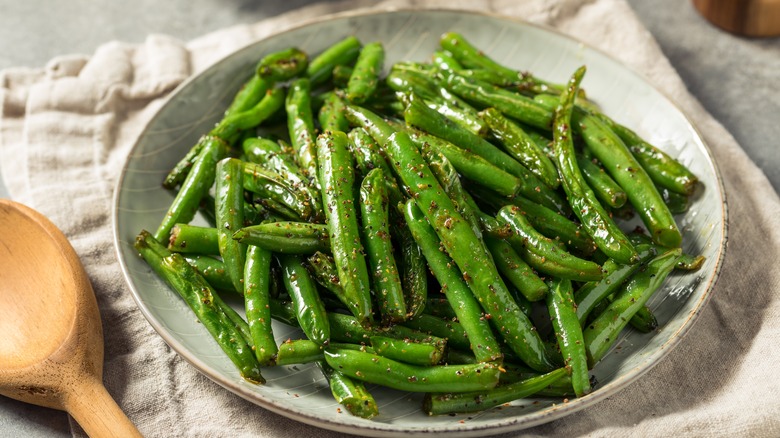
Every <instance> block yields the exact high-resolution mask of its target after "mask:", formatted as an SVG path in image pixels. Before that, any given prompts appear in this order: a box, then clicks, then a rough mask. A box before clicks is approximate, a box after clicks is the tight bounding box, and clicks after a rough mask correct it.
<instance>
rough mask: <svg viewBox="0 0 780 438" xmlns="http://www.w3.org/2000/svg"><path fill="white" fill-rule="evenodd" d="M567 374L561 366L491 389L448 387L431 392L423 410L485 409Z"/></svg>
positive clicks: (439, 412) (528, 393)
mask: <svg viewBox="0 0 780 438" xmlns="http://www.w3.org/2000/svg"><path fill="white" fill-rule="evenodd" d="M565 375H566V370H565V369H564V368H559V369H557V370H554V371H550V372H549V373H547V374H543V375H541V376H538V377H531V378H529V379H527V380H522V381H519V382H516V383H511V384H508V385H503V386H497V387H495V388H493V389H490V390H487V391H478V392H463V393H454V391H447V390H445V391H446V392H445V393H444V394H427V395H426V396H425V400H424V401H423V411H425V412H426V413H427V414H428V415H444V414H455V413H460V412H476V411H484V410H486V409H490V408H493V407H496V406H500V405H503V404H504V403H509V402H511V401H514V400H519V399H521V398H525V397H529V396H532V395H534V394H536V393H537V392H539V391H541V390H542V389H544V388H546V387H547V386H549V385H551V384H552V383H554V382H555V381H556V380H558V379H561V378H563V377H564V376H565Z"/></svg>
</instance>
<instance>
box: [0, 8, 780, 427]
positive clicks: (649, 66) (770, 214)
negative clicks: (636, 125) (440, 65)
mask: <svg viewBox="0 0 780 438" xmlns="http://www.w3.org/2000/svg"><path fill="white" fill-rule="evenodd" d="M406 6H418V7H431V6H437V7H445V8H473V9H478V10H481V11H491V12H496V13H502V14H506V15H510V16H514V17H518V18H522V19H526V20H530V21H533V22H536V23H542V24H546V25H550V26H552V27H555V28H557V29H559V30H561V31H562V32H564V33H567V34H570V35H572V36H574V37H577V38H580V39H582V40H584V41H585V42H587V43H589V44H591V45H594V46H596V47H598V48H601V49H603V50H604V51H606V52H608V53H610V54H611V55H613V56H615V57H617V58H619V59H621V60H622V61H623V62H624V63H626V64H627V65H628V66H629V67H631V68H632V69H634V70H636V71H638V72H641V73H642V74H644V75H645V76H646V77H647V78H648V79H649V81H650V82H651V83H653V84H655V85H656V86H657V87H659V88H660V89H661V90H663V91H664V92H666V93H667V95H669V96H673V98H674V99H675V100H676V102H677V103H678V104H679V105H680V106H681V108H682V109H683V111H684V112H685V113H687V114H688V115H689V116H690V117H691V119H692V120H693V121H694V123H695V124H696V126H697V127H698V128H699V130H700V132H701V133H702V134H703V136H704V138H705V140H706V142H707V143H708V144H709V146H710V147H711V149H712V151H713V153H714V155H715V158H716V161H717V162H718V163H719V164H720V166H721V171H722V173H723V177H724V180H725V187H726V192H727V195H728V197H729V201H730V224H731V226H730V230H729V237H730V244H729V249H728V254H727V257H726V260H725V262H724V265H723V270H722V274H721V278H720V280H719V282H718V284H717V286H716V288H715V291H714V297H713V299H712V300H711V301H710V303H709V304H708V306H707V308H706V309H705V310H704V312H703V313H702V315H701V318H700V320H699V321H698V322H697V323H696V325H695V327H694V328H693V329H692V330H691V331H690V332H689V334H688V335H687V337H686V338H685V339H684V340H683V341H682V342H681V343H680V344H679V346H677V348H676V349H675V350H674V351H673V352H672V353H671V354H670V355H669V356H668V357H666V358H665V359H664V360H663V361H662V363H661V364H659V365H658V366H657V367H656V368H654V369H653V370H651V371H650V372H649V373H648V374H647V375H646V376H644V377H643V378H641V379H640V380H639V381H638V382H636V383H634V384H632V385H631V386H629V387H628V388H626V389H624V390H623V391H621V392H620V393H618V394H616V395H615V396H613V397H610V398H609V399H607V400H605V401H603V402H601V403H599V404H598V405H596V406H594V407H592V408H589V409H586V410H584V411H581V412H579V413H575V414H572V415H570V416H568V417H566V418H564V419H562V420H558V421H555V422H552V423H549V424H546V425H543V426H539V427H536V428H533V429H530V430H527V431H524V432H523V433H527V434H531V435H540V436H547V435H556V436H558V435H567V436H577V435H579V436H581V435H588V436H615V435H634V436H659V437H661V436H669V435H686V436H733V435H737V436H780V419H779V418H780V417H778V415H777V414H778V413H779V412H780V399H779V398H778V396H777V395H778V389H780V385H779V384H778V383H777V382H778V378H777V369H778V367H777V363H778V359H780V350H778V349H777V348H775V346H776V345H777V343H778V341H780V292H778V289H779V288H778V287H779V286H780V273H779V272H778V270H776V269H774V267H775V266H776V263H777V260H778V258H779V256H780V251H779V248H780V219H778V218H780V201H779V200H778V196H777V194H776V193H775V192H774V191H773V190H772V188H771V186H770V184H769V183H768V181H767V180H766V178H765V177H764V176H763V174H762V173H761V172H760V171H759V170H758V168H757V167H756V166H755V165H754V164H753V163H752V162H751V161H750V160H749V158H748V157H747V156H746V155H745V153H744V152H743V151H742V150H741V149H740V147H739V146H738V145H737V144H736V142H735V141H734V139H733V138H732V137H731V135H729V133H728V132H726V131H725V130H724V129H723V127H721V126H720V125H719V124H718V123H717V122H716V121H715V120H714V119H713V118H712V117H711V116H709V115H708V114H707V113H706V112H705V111H704V110H703V109H702V107H701V106H700V105H699V104H698V102H696V101H695V100H694V99H693V98H692V97H691V96H690V95H689V94H688V92H687V91H686V89H685V86H684V84H683V83H682V82H681V80H680V78H679V77H678V76H677V74H676V73H675V71H674V70H673V68H672V67H671V66H670V64H669V62H668V61H667V60H666V59H665V58H664V56H663V55H662V53H661V51H660V50H659V48H658V46H657V45H656V43H655V41H654V40H653V39H652V37H651V36H650V35H649V34H648V32H647V31H646V30H645V29H644V28H643V27H642V25H641V24H640V23H639V21H638V20H637V19H636V17H635V16H634V14H633V13H632V11H631V10H630V8H629V7H628V6H627V4H626V3H625V2H624V1H622V0H592V1H578V0H563V1H557V2H556V1H551V0H493V1H490V0H481V1H474V0H471V1H467V0H448V1H437V2H431V1H428V2H423V1H419V2H417V1H413V0H409V1H403V0H401V1H391V0H388V1H382V2H371V1H367V0H361V1H348V2H341V3H326V4H319V5H315V6H311V7H308V8H305V9H302V10H299V11H295V12H292V13H288V14H285V15H282V16H279V17H276V18H273V19H270V20H267V21H263V22H260V23H256V24H253V25H247V26H238V27H233V28H229V29H225V30H223V31H219V32H216V33H213V34H209V35H206V36H204V37H201V38H199V39H197V40H194V41H191V42H189V43H183V42H181V41H177V40H175V39H172V38H169V37H166V36H160V35H153V36H150V37H149V38H148V39H147V40H146V42H145V43H143V44H140V45H128V44H121V43H116V42H113V43H109V44H106V45H104V46H102V47H100V48H99V49H98V50H97V51H96V53H95V54H94V55H92V56H90V57H81V56H75V57H73V56H71V57H60V58H57V59H54V60H53V61H51V62H50V63H49V64H48V65H47V66H46V68H44V69H39V70H27V69H25V70H21V69H17V70H7V71H4V72H2V73H1V74H0V84H1V85H2V87H1V88H0V101H1V102H2V105H0V111H1V112H0V163H1V164H2V174H3V176H4V178H5V180H6V183H7V185H8V187H9V190H10V192H11V194H12V196H13V198H14V199H15V200H17V201H20V202H23V203H25V204H27V205H30V206H32V207H34V208H36V209H38V210H39V211H41V212H42V213H43V214H45V215H47V216H48V217H50V218H51V219H52V220H53V221H54V222H55V223H56V224H57V225H58V226H59V227H60V228H61V229H62V230H63V231H64V232H65V234H66V235H67V236H68V237H69V238H70V240H71V242H72V243H73V245H74V247H75V248H76V251H77V252H78V253H79V255H80V256H81V258H82V261H83V263H84V264H85V267H86V269H87V271H88V273H89V275H90V278H91V279H92V282H93V285H94V288H95V292H96V293H97V297H98V302H99V305H100V310H101V314H102V317H103V321H104V329H105V337H106V342H105V344H106V359H105V379H104V380H105V383H106V386H107V387H108V390H109V392H110V393H111V394H112V395H113V396H114V398H115V399H116V400H117V402H118V403H119V404H120V405H121V406H122V408H123V409H124V410H125V412H127V414H128V415H129V417H130V418H131V419H132V420H133V421H134V422H135V423H136V424H137V425H138V427H139V429H140V430H141V432H143V433H144V434H145V435H147V436H150V437H152V436H159V437H163V436H165V437H168V436H188V437H189V436H269V437H270V436H274V437H276V436H278V437H282V436H289V437H304V436H314V435H317V436H320V437H327V436H338V434H336V433H334V432H328V431H323V430H319V429H316V428H314V427H311V426H307V425H304V424H301V423H298V422H295V421H293V420H289V419H286V418H284V417H281V416H278V415H276V414H273V413H271V412H268V411H266V410H264V409H262V408H259V407H257V406H255V405H253V404H251V403H249V402H247V401H244V400H242V399H240V398H239V397H237V396H234V395H232V394H231V393H230V392H228V391H226V390H224V389H222V388H220V387H219V386H217V385H216V384H214V383H212V382H211V381H210V380H208V379H207V378H205V377H203V376H202V375H201V374H199V373H198V372H197V371H196V370H195V369H194V368H193V367H192V366H190V365H189V364H187V363H186V362H185V361H183V360H182V359H181V358H180V357H179V356H178V355H177V354H176V353H175V352H173V351H172V350H171V349H170V348H168V346H167V345H166V344H165V343H164V342H163V341H162V339H161V338H160V337H159V336H158V335H157V334H156V333H155V332H154V330H153V329H152V328H151V326H150V325H149V324H148V323H147V322H146V320H145V319H144V318H143V316H142V315H141V313H140V312H139V311H138V309H137V308H136V305H135V303H134V301H133V299H132V298H131V296H130V292H129V290H128V288H127V287H126V286H125V284H124V280H123V279H122V276H121V273H120V271H119V265H118V262H117V260H116V255H115V252H114V249H113V246H112V241H111V225H110V218H111V196H112V190H113V188H114V184H115V181H116V178H117V176H118V175H119V172H120V169H121V166H122V163H123V161H124V159H125V157H126V155H127V153H128V151H129V149H130V147H131V146H132V144H133V143H134V141H135V139H136V138H137V136H138V135H139V133H140V131H141V129H142V128H143V126H144V124H145V123H146V122H147V121H148V120H149V118H150V117H151V116H152V115H153V114H154V112H155V111H156V110H157V109H158V108H159V107H160V105H161V104H162V102H163V101H164V99H165V97H166V95H167V94H168V93H169V92H170V91H171V90H172V89H173V88H174V87H175V86H176V85H177V84H179V83H180V82H181V81H182V80H184V79H185V78H187V77H188V76H190V75H192V74H195V73H198V72H199V71H201V70H203V69H204V68H206V67H207V66H209V65H210V64H212V63H213V62H215V61H216V60H218V59H220V58H222V57H223V56H225V55H227V54H228V53H230V52H232V51H233V50H235V49H237V48H239V47H241V46H244V45H246V44H248V43H250V42H253V41H255V40H257V39H259V38H263V37H264V36H267V35H269V34H271V33H274V32H277V31H279V30H281V29H285V28H288V27H290V26H292V25H296V24H299V23H300V22H302V21H304V20H306V19H309V18H313V17H319V16H321V15H323V14H325V13H328V12H334V11H341V10H345V9H352V8H357V7H375V8H386V7H406ZM73 424H74V435H78V436H81V435H82V434H83V432H81V431H80V429H79V428H78V427H77V426H75V423H73ZM518 434H519V433H518ZM510 435H511V434H510Z"/></svg>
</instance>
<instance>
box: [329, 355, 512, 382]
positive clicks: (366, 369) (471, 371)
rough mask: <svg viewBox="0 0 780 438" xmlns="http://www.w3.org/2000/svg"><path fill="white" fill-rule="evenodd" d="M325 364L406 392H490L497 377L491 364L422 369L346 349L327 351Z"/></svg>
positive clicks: (496, 370) (365, 380)
mask: <svg viewBox="0 0 780 438" xmlns="http://www.w3.org/2000/svg"><path fill="white" fill-rule="evenodd" d="M325 360H326V361H327V362H328V365H330V366H331V367H333V369H335V370H338V371H340V372H342V373H344V375H346V376H348V377H351V378H355V379H358V380H362V381H364V382H368V383H375V384H379V385H383V386H387V387H389V388H393V389H398V390H401V391H410V392H442V391H451V392H466V391H475V390H484V389H490V388H493V387H494V386H495V385H496V384H497V383H498V376H499V374H500V373H501V371H499V367H498V365H496V364H494V363H479V364H471V365H437V366H431V367H422V366H415V365H408V364H404V363H401V362H398V361H394V360H391V359H387V358H384V357H381V356H377V355H375V354H370V353H365V352H361V351H355V350H347V349H327V350H325Z"/></svg>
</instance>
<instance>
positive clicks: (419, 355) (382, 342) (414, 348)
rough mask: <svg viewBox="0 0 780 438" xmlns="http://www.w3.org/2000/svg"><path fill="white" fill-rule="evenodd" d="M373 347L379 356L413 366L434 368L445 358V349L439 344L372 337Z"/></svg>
mask: <svg viewBox="0 0 780 438" xmlns="http://www.w3.org/2000/svg"><path fill="white" fill-rule="evenodd" d="M371 346H372V347H373V348H374V353H376V354H377V355H379V356H382V357H386V358H388V359H393V360H397V361H399V362H403V363H408V364H411V365H420V366H432V365H436V364H438V363H439V362H440V361H441V359H442V357H444V347H443V346H442V345H441V344H437V343H430V342H415V341H412V340H409V339H395V338H390V337H387V336H371Z"/></svg>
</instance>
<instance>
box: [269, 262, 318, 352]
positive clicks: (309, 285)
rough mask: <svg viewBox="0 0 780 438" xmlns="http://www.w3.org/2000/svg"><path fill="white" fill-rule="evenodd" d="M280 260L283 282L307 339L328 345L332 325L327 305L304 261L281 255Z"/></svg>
mask: <svg viewBox="0 0 780 438" xmlns="http://www.w3.org/2000/svg"><path fill="white" fill-rule="evenodd" d="M278 259H279V264H280V265H281V267H282V272H283V275H282V280H283V281H284V286H285V289H287V293H288V294H289V295H290V298H291V299H292V302H293V305H294V306H295V311H296V315H297V319H298V323H299V324H300V325H301V329H302V330H303V332H304V333H305V334H306V337H307V338H308V339H309V340H311V341H313V342H315V343H316V344H317V345H328V343H329V342H330V324H329V323H328V316H327V313H326V312H325V305H324V304H322V300H321V299H320V296H319V293H318V291H317V286H316V283H315V282H314V280H313V279H312V278H311V275H310V274H309V271H307V270H306V267H305V266H304V265H303V260H302V259H301V257H300V256H295V255H280V256H279V257H278Z"/></svg>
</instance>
